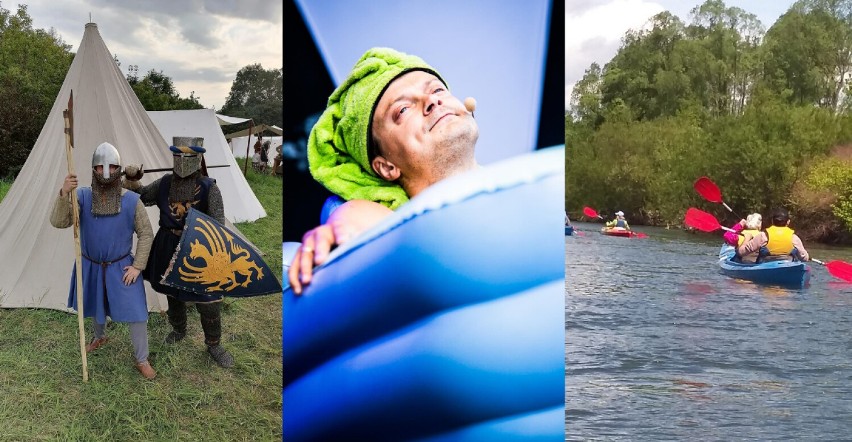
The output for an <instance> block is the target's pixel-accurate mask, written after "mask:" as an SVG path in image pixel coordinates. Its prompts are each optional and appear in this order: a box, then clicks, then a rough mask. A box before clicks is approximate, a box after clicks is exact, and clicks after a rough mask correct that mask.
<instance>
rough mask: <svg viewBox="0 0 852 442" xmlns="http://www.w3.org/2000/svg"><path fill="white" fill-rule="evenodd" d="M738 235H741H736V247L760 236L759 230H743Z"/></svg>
mask: <svg viewBox="0 0 852 442" xmlns="http://www.w3.org/2000/svg"><path fill="white" fill-rule="evenodd" d="M740 233H742V235H737V247H740V246H742V245H743V243H745V242H746V241H747V240H749V239H752V238H753V237H755V236H757V235H760V230H752V229H745V230H743V231H741V232H740Z"/></svg>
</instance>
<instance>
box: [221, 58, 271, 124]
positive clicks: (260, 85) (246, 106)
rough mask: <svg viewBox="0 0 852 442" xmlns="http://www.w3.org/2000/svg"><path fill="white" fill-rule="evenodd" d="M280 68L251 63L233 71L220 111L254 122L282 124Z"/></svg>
mask: <svg viewBox="0 0 852 442" xmlns="http://www.w3.org/2000/svg"><path fill="white" fill-rule="evenodd" d="M283 73H284V72H283V69H263V66H261V65H260V64H251V65H248V66H245V67H243V68H242V69H240V70H239V72H237V77H236V78H235V79H234V82H233V83H232V84H231V91H230V93H228V99H227V100H226V101H225V105H224V106H222V109H220V112H221V113H223V114H226V115H233V116H235V117H243V118H252V119H254V121H255V123H257V124H259V123H264V124H270V125H277V126H279V127H281V126H283V125H284V107H283V106H284V95H283Z"/></svg>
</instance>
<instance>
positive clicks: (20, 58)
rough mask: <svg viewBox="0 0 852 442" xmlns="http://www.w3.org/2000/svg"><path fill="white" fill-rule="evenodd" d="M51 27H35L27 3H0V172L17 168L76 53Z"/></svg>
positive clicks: (8, 173) (31, 145) (13, 170)
mask: <svg viewBox="0 0 852 442" xmlns="http://www.w3.org/2000/svg"><path fill="white" fill-rule="evenodd" d="M70 49H71V47H70V46H69V45H67V44H65V42H64V41H62V39H61V38H60V37H59V36H58V35H57V34H56V32H55V31H54V30H53V29H50V30H47V31H45V30H42V29H33V27H32V19H31V18H30V16H29V15H28V14H27V7H26V5H19V6H18V9H17V11H16V12H15V13H14V14H13V13H12V12H11V11H9V10H7V9H3V8H2V6H0V103H2V104H3V105H2V106H0V146H3V155H2V156H0V176H12V175H15V174H17V173H18V171H19V170H20V169H21V167H22V166H23V164H24V162H25V161H26V158H27V156H28V155H29V152H30V150H32V147H33V145H35V141H36V139H37V138H38V135H39V133H41V129H42V127H43V126H44V122H45V121H46V120H47V116H48V114H49V113H50V109H51V107H52V105H53V102H54V100H55V99H56V95H57V94H58V93H59V88H60V87H61V86H62V81H63V80H64V78H65V74H66V73H67V72H68V68H69V67H70V66H71V61H72V60H73V58H74V56H73V54H72V53H71V52H70Z"/></svg>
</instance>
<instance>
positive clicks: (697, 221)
mask: <svg viewBox="0 0 852 442" xmlns="http://www.w3.org/2000/svg"><path fill="white" fill-rule="evenodd" d="M683 221H684V223H686V225H687V226H689V227H694V228H696V229H698V230H701V231H702V232H715V231H716V230H719V229H722V230H727V231H729V232H735V233H737V232H736V231H735V230H734V229H729V228H727V227H725V226H723V225H721V224H719V220H717V219H716V217H715V216H713V215H711V214H709V213H707V212H705V211H703V210H698V209H696V208H695V207H690V208H689V209H688V210H687V211H686V217H685V218H684V220H683Z"/></svg>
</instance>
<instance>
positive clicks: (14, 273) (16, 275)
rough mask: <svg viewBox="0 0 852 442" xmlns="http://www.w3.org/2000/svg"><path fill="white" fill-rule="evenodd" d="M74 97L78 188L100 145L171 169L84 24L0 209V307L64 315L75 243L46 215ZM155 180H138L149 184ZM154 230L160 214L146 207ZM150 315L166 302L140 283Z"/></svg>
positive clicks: (60, 172)
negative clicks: (65, 114) (65, 113)
mask: <svg viewBox="0 0 852 442" xmlns="http://www.w3.org/2000/svg"><path fill="white" fill-rule="evenodd" d="M72 90H73V91H74V147H75V148H74V166H75V172H76V173H77V176H78V178H79V181H80V186H90V185H91V181H92V173H91V164H92V154H93V153H94V151H95V147H97V146H98V145H99V144H100V143H102V142H109V143H111V144H113V145H114V146H116V148H118V151H119V153H120V154H121V160H122V163H123V164H145V165H153V164H166V165H170V164H172V158H171V153H170V152H169V150H168V144H166V141H165V140H164V139H163V137H162V136H161V135H160V133H159V131H157V127H156V126H154V124H153V123H152V122H151V120H150V118H148V115H147V114H146V113H145V109H144V108H143V107H142V104H141V103H140V102H139V100H138V99H137V98H136V95H135V94H134V93H133V90H132V89H131V88H130V86H129V85H128V83H127V80H126V79H125V78H124V76H123V75H122V74H121V71H120V70H119V68H118V66H117V65H116V63H115V61H114V60H113V57H112V55H111V53H110V51H109V50H108V49H107V47H106V45H105V44H104V42H103V40H102V39H101V36H100V34H99V33H98V28H97V25H96V24H94V23H88V24H86V29H85V32H84V34H83V41H82V43H80V46H79V49H78V51H77V54H76V55H75V57H74V62H73V63H72V64H71V67H70V68H69V70H68V74H67V75H66V76H65V81H64V82H63V83H62V88H61V89H60V91H59V95H58V96H57V97H56V101H55V102H54V103H53V108H52V109H51V110H50V115H49V116H48V118H47V122H45V124H44V127H43V128H42V130H41V134H40V135H39V137H38V140H37V141H36V144H35V146H34V147H33V150H32V152H31V153H30V156H29V157H28V158H27V161H26V163H25V164H24V167H23V168H22V169H21V172H20V173H19V174H18V177H17V178H16V179H15V182H14V184H13V185H12V187H11V189H10V190H9V193H8V194H7V195H6V197H5V198H4V199H3V201H2V203H0V250H2V253H0V307H38V308H50V309H56V310H68V309H67V308H66V301H67V299H68V291H69V288H70V286H71V282H70V281H71V268H72V266H73V263H74V240H73V234H72V231H71V229H70V228H69V229H57V228H54V227H53V226H51V225H50V212H51V209H52V207H53V203H54V200H55V198H56V197H57V196H58V194H59V188H60V187H61V186H62V182H63V181H64V179H65V175H66V174H67V170H68V166H67V162H66V159H65V135H64V127H65V126H64V120H63V116H62V111H63V110H64V109H65V108H66V107H67V104H68V97H69V95H70V94H71V91H72ZM159 176H161V174H151V175H150V176H145V177H144V178H143V181H142V182H143V184H147V183H150V182H153V181H154V180H155V179H156V178H157V177H159ZM148 215H149V217H150V218H151V225H152V227H153V228H154V229H155V230H156V228H157V224H158V214H157V211H156V208H155V207H149V208H148ZM145 286H146V290H147V293H148V309H149V310H152V311H156V310H166V308H167V303H166V302H165V298H164V297H163V296H162V295H157V294H156V292H154V291H153V290H151V288H150V286H148V283H147V282H146V283H145Z"/></svg>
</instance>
